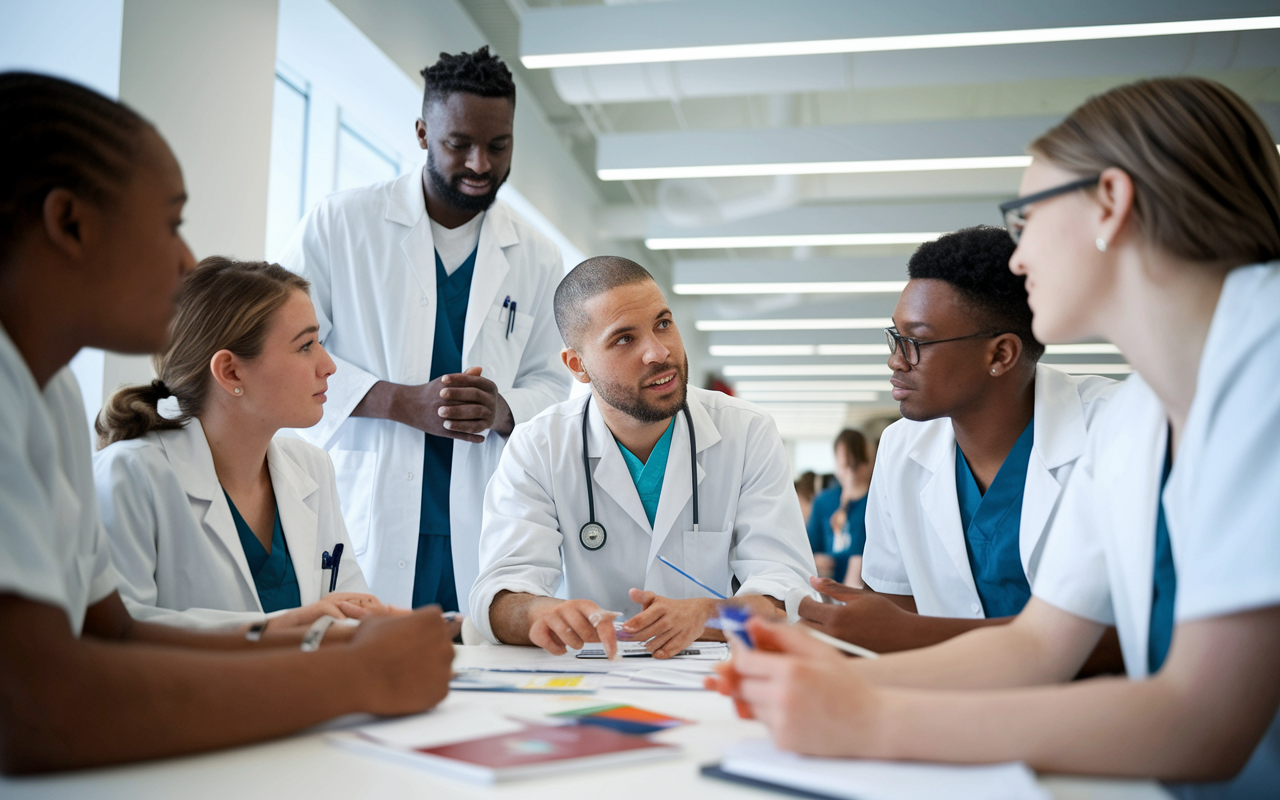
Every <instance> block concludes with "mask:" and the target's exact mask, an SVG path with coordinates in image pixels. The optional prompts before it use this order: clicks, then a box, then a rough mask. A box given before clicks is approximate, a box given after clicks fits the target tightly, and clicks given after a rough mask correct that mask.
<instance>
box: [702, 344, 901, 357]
mask: <svg viewBox="0 0 1280 800" xmlns="http://www.w3.org/2000/svg"><path fill="white" fill-rule="evenodd" d="M708 350H709V351H710V353H711V355H712V356H713V357H715V358H737V357H743V356H883V357H884V358H885V359H888V358H889V352H888V351H889V348H888V346H887V345H883V344H713V345H711V347H709V348H708Z"/></svg>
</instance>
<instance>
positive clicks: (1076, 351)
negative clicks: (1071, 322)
mask: <svg viewBox="0 0 1280 800" xmlns="http://www.w3.org/2000/svg"><path fill="white" fill-rule="evenodd" d="M1044 351H1045V353H1046V354H1048V355H1051V356H1084V355H1115V356H1118V355H1120V348H1119V347H1116V346H1115V345H1114V344H1049V345H1045V348H1044Z"/></svg>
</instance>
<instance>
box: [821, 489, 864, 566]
mask: <svg viewBox="0 0 1280 800" xmlns="http://www.w3.org/2000/svg"><path fill="white" fill-rule="evenodd" d="M869 496H870V493H868V494H864V495H863V496H862V497H859V498H858V499H857V500H850V501H849V504H848V505H847V506H845V509H844V513H845V521H844V530H842V531H832V530H831V524H830V522H828V523H827V526H826V529H827V531H829V532H830V533H829V534H828V536H827V540H826V542H824V543H823V544H824V545H825V547H824V549H823V550H821V551H819V552H823V553H829V554H830V555H831V557H832V558H833V559H835V562H836V574H835V578H836V580H840V581H842V580H845V578H846V573H847V572H848V571H849V559H850V558H851V557H853V556H860V555H862V551H863V550H865V549H866V548H867V497H869ZM832 513H833V514H834V513H835V512H834V511H833V512H832ZM827 516H828V517H830V516H831V515H830V514H828V515H827Z"/></svg>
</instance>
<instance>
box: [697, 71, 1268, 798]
mask: <svg viewBox="0 0 1280 800" xmlns="http://www.w3.org/2000/svg"><path fill="white" fill-rule="evenodd" d="M1030 149H1031V153H1032V155H1033V156H1034V159H1033V162H1032V164H1031V166H1030V167H1029V168H1028V169H1027V171H1026V174H1025V175H1024V177H1023V181H1022V196H1021V197H1019V198H1018V199H1017V200H1013V201H1010V202H1008V203H1005V204H1003V205H1002V206H1001V211H1002V212H1003V213H1004V214H1005V218H1006V222H1007V224H1008V228H1009V233H1010V235H1011V236H1012V237H1013V238H1014V240H1015V241H1016V242H1017V243H1018V247H1017V250H1016V251H1015V252H1014V254H1013V257H1012V260H1011V263H1010V266H1011V268H1012V269H1013V271H1014V272H1015V273H1017V274H1020V275H1022V274H1025V275H1026V276H1027V281H1026V286H1027V291H1028V295H1029V301H1030V305H1031V308H1032V310H1033V312H1034V314H1035V318H1034V323H1033V330H1034V333H1035V335H1036V338H1037V339H1039V340H1041V341H1044V342H1071V341H1078V340H1080V339H1084V338H1087V337H1101V338H1105V339H1108V340H1110V341H1111V342H1113V343H1115V344H1116V345H1117V346H1118V347H1119V348H1120V351H1121V352H1122V353H1123V354H1124V356H1125V357H1126V358H1127V359H1128V360H1129V362H1130V363H1131V364H1132V365H1133V368H1134V371H1135V374H1134V375H1133V376H1131V377H1130V378H1129V379H1128V380H1127V381H1126V382H1125V383H1124V385H1123V386H1122V387H1121V389H1120V390H1119V391H1118V392H1117V393H1116V395H1115V396H1114V398H1113V399H1112V401H1111V403H1110V404H1109V405H1108V407H1107V408H1106V409H1104V410H1103V412H1102V414H1103V415H1102V416H1101V417H1099V419H1098V420H1097V421H1095V422H1094V424H1093V425H1092V426H1091V428H1090V431H1089V440H1088V443H1087V446H1086V451H1085V454H1084V455H1083V456H1082V457H1081V460H1080V462H1079V464H1078V465H1077V467H1076V470H1075V472H1074V473H1073V475H1072V477H1071V480H1070V482H1069V483H1068V485H1067V487H1066V489H1065V490H1064V494H1063V497H1062V500H1061V507H1060V509H1059V511H1058V513H1057V517H1056V519H1055V522H1054V527H1053V529H1052V531H1051V532H1050V535H1049V539H1048V541H1047V544H1046V545H1045V552H1044V554H1043V556H1042V559H1041V564H1040V570H1039V573H1038V574H1037V576H1036V579H1035V583H1034V585H1033V587H1032V591H1033V597H1032V599H1031V601H1030V602H1029V603H1028V604H1027V606H1026V608H1025V609H1024V610H1023V612H1022V613H1021V614H1020V615H1019V616H1018V617H1017V618H1016V619H1015V620H1014V621H1013V622H1012V623H1011V624H1009V625H1004V626H1000V627H992V628H983V629H980V630H976V631H973V632H971V633H967V634H965V635H963V636H960V637H957V638H955V639H952V640H950V641H948V642H946V643H944V644H940V645H936V646H934V647H930V648H925V649H921V650H916V651H911V652H907V653H902V654H895V655H891V656H887V657H884V658H881V659H879V660H876V661H861V662H852V661H846V660H844V659H843V658H841V657H840V656H839V655H838V654H836V653H835V651H833V650H830V649H829V648H824V647H823V646H821V645H819V644H817V643H816V642H814V641H813V640H811V639H809V638H808V637H806V636H804V635H801V634H799V633H798V632H795V631H791V630H787V629H786V628H783V627H779V626H775V625H771V624H766V623H761V622H752V623H751V625H750V626H749V629H750V630H751V632H752V633H753V634H754V635H755V636H756V638H757V642H758V644H759V645H760V649H757V650H755V651H752V652H745V651H741V652H738V653H737V654H736V656H735V658H734V660H733V662H732V663H731V665H729V666H728V668H726V669H725V670H724V672H723V674H722V677H721V679H720V680H719V682H718V687H719V688H720V689H721V690H722V691H724V692H726V693H730V694H734V695H736V696H737V697H739V698H740V699H741V700H743V701H744V702H745V703H746V704H747V705H748V706H749V707H750V708H751V709H752V711H753V712H754V714H755V715H756V716H757V717H758V718H760V719H761V720H763V721H764V722H765V723H766V724H767V725H768V726H769V727H770V729H771V730H772V732H773V734H774V737H775V739H776V740H777V741H778V743H779V744H781V745H782V746H784V747H787V748H789V749H793V750H798V751H800V752H803V753H810V754H815V755H837V756H841V755H849V756H855V755H856V756H863V757H871V758H899V759H918V760H942V761H955V762H992V761H1009V760H1023V761H1026V762H1028V763H1029V764H1030V765H1031V766H1032V767H1035V768H1036V769H1039V770H1044V771H1048V772H1072V773H1093V774H1107V775H1130V776H1146V777H1155V778H1159V779H1162V780H1165V781H1169V782H1176V783H1178V785H1177V786H1175V787H1173V788H1174V789H1175V791H1176V792H1177V793H1179V794H1180V795H1182V796H1191V797H1240V798H1246V797H1249V798H1252V797H1262V796H1274V794H1275V792H1276V790H1277V787H1278V786H1280V721H1278V720H1277V716H1276V709H1277V706H1278V705H1280V535H1278V533H1277V530H1278V529H1277V520H1280V491H1277V487H1280V391H1277V387H1278V386H1280V263H1278V262H1277V261H1276V259H1278V258H1280V154H1277V150H1276V144H1275V139H1274V138H1273V136H1272V134H1271V133H1270V132H1268V130H1267V128H1266V126H1265V125H1264V124H1263V123H1262V122H1261V120H1259V118H1258V116H1257V115H1256V114H1255V113H1254V111H1253V110H1252V109H1250V108H1249V106H1248V105H1247V104H1246V103H1245V102H1244V101H1242V100H1241V99H1240V98H1239V97H1238V96H1236V95H1235V94H1234V93H1232V92H1231V91H1230V90H1229V89H1227V88H1225V87H1223V86H1221V85H1219V84H1216V83H1213V82H1211V81H1206V80H1201V79H1196V78H1175V79H1161V80H1151V81H1144V82H1141V83H1136V84H1133V85H1129V86H1123V87H1120V88H1117V89H1114V90H1112V91H1109V92H1107V93H1105V94H1103V95H1100V96H1098V97H1095V98H1092V99H1091V100H1089V101H1088V102H1086V103H1085V104H1084V105H1083V106H1081V107H1080V108H1078V109H1076V110H1075V111H1074V112H1073V113H1072V114H1071V115H1069V116H1068V117H1067V119H1066V120H1064V121H1063V122H1062V123H1061V124H1060V125H1058V126H1057V127H1055V128H1053V129H1052V130H1050V131H1049V132H1048V133H1046V134H1044V135H1043V136H1042V137H1040V138H1039V139H1038V140H1036V142H1034V143H1033V144H1032V146H1031V148H1030ZM1268 262H1269V263H1268ZM1112 624H1114V625H1115V626H1116V627H1117V628H1118V630H1119V634H1120V642H1121V647H1122V649H1123V651H1124V658H1125V666H1126V670H1127V672H1128V677H1127V678H1098V679H1093V680H1088V681H1079V682H1076V683H1072V684H1069V685H1066V686H1053V685H1051V684H1058V683H1061V682H1064V681H1068V680H1070V679H1071V677H1072V676H1074V675H1075V674H1076V672H1077V671H1078V670H1079V668H1080V665H1081V664H1082V663H1084V660H1085V659H1086V658H1087V657H1088V655H1089V653H1090V651H1091V650H1092V649H1093V647H1094V645H1095V644H1096V643H1097V642H1098V639H1099V637H1100V636H1101V635H1102V633H1103V631H1104V630H1105V629H1106V627H1107V626H1108V625H1112ZM768 650H778V651H783V652H781V653H778V652H766V651H768ZM1186 782H1195V783H1186Z"/></svg>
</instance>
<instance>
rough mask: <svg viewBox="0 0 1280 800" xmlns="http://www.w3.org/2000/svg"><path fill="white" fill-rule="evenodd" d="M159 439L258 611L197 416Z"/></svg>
mask: <svg viewBox="0 0 1280 800" xmlns="http://www.w3.org/2000/svg"><path fill="white" fill-rule="evenodd" d="M160 441H161V444H162V445H163V447H164V451H165V455H166V456H167V457H168V459H169V465H170V466H171V467H173V471H174V473H175V474H177V476H178V481H179V482H180V483H181V484H182V488H183V489H184V490H186V493H187V497H188V499H189V500H190V501H191V510H192V512H193V513H195V515H196V516H197V517H199V518H200V521H201V524H202V525H203V526H204V531H205V534H206V535H207V536H209V538H211V539H214V540H215V541H218V542H221V544H222V546H223V547H224V548H226V551H227V554H228V555H229V556H230V557H231V560H232V561H234V562H235V564H236V569H237V571H238V572H239V573H240V579H241V580H242V581H244V586H243V587H242V588H243V589H247V590H248V596H249V597H252V598H253V601H254V603H257V604H258V610H259V611H261V610H262V604H261V603H260V602H259V600H258V587H257V585H256V584H255V583H254V582H253V573H251V572H250V571H249V560H248V559H247V558H245V555H244V546H243V545H241V544H240V534H238V533H237V532H236V523H235V520H234V519H233V518H232V517H231V506H229V505H227V498H226V497H225V496H223V492H222V484H221V483H219V482H218V473H217V471H216V470H215V469H214V467H213V451H212V450H210V449H209V440H208V439H206V438H205V435H204V428H203V427H202V426H201V425H200V420H198V419H193V420H191V421H190V422H188V423H187V424H186V426H185V427H184V428H183V429H182V430H181V431H174V432H172V433H166V434H164V435H162V436H161V437H160Z"/></svg>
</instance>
